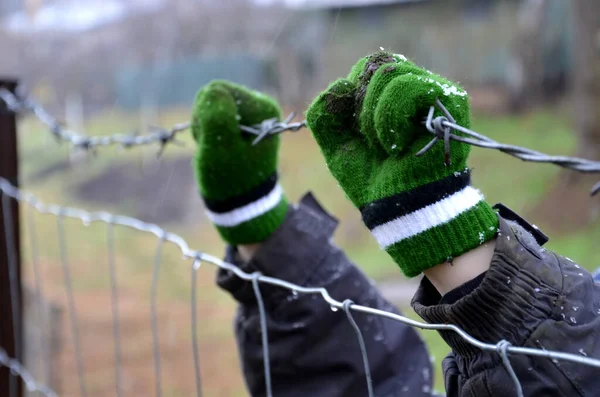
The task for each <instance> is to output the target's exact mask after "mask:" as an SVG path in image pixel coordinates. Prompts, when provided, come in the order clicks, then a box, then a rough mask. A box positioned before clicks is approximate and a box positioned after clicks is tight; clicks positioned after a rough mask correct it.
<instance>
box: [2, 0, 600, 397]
mask: <svg viewBox="0 0 600 397" xmlns="http://www.w3.org/2000/svg"><path fill="white" fill-rule="evenodd" d="M380 48H385V49H386V50H391V51H394V52H396V53H402V54H404V55H405V56H407V57H408V58H409V59H411V60H413V61H414V62H416V63H417V64H419V65H422V66H424V67H426V68H428V69H430V70H432V71H434V72H436V73H439V74H442V75H445V76H447V77H449V78H450V79H452V80H454V81H458V82H460V83H461V84H462V85H463V86H464V87H465V88H466V89H467V90H468V91H469V93H470V95H471V101H472V107H473V117H472V120H473V122H472V126H473V128H474V129H475V130H476V131H478V132H480V133H482V134H484V135H488V136H490V137H491V138H493V139H496V140H498V141H500V142H503V143H511V144H515V145H521V146H526V147H528V148H532V149H536V150H539V151H542V152H545V153H549V154H556V155H578V156H582V157H586V158H590V159H595V160H599V159H600V79H599V78H600V2H598V1H597V0H574V1H564V0H405V1H402V0H395V1H394V0H2V1H1V2H0V59H1V61H0V75H2V76H5V77H10V78H18V79H19V82H20V83H21V85H22V86H23V87H24V88H25V89H26V92H27V94H28V95H30V96H32V97H33V98H36V99H37V100H38V101H40V102H41V103H42V104H43V105H44V106H45V107H46V108H47V109H48V110H50V111H51V112H52V114H54V115H56V116H57V117H59V118H60V119H61V120H63V121H64V122H65V124H66V125H67V126H69V127H70V128H71V129H73V130H76V131H78V132H80V133H82V134H88V135H110V134H115V133H132V132H135V131H140V132H144V131H148V127H149V126H151V125H159V126H162V127H165V128H170V127H171V126H173V125H174V124H175V123H179V122H183V121H187V120H188V119H189V116H190V109H191V104H192V101H193V98H194V95H195V92H196V91H197V90H198V88H200V87H201V86H202V85H204V84H206V83H207V82H209V81H210V80H212V79H215V78H225V79H229V80H232V81H235V82H238V83H241V84H244V85H247V86H249V87H252V88H255V89H257V90H261V91H263V92H266V93H269V94H271V95H273V96H275V97H276V98H277V99H278V100H279V101H280V102H281V104H282V106H283V108H284V109H285V111H286V112H291V111H297V112H298V117H297V118H298V119H301V118H302V117H303V112H304V110H305V109H306V107H307V106H308V104H309V103H310V101H311V98H313V97H314V96H315V95H316V94H317V93H318V92H319V91H320V90H323V89H324V88H325V87H326V86H327V84H328V82H330V81H332V80H333V79H336V78H338V77H341V76H345V75H346V74H347V73H348V71H349V69H350V67H351V66H352V65H353V64H354V63H355V62H356V60H357V59H358V58H359V57H362V56H364V55H367V54H369V53H372V52H375V51H378V50H379V49H380ZM182 141H183V142H184V143H185V146H183V147H178V146H174V145H170V146H169V147H168V148H167V149H166V151H165V153H164V154H163V155H162V156H161V157H160V159H157V156H156V153H157V148H156V147H138V148H133V149H130V150H119V149H111V148H104V149H99V150H97V151H96V152H81V151H79V152H72V151H71V150H70V149H69V148H68V147H67V146H66V145H59V144H57V143H56V142H55V141H54V139H52V137H51V135H50V134H49V133H48V132H47V131H46V130H45V127H43V126H42V125H40V124H39V122H37V121H36V120H34V119H33V118H30V117H21V118H20V120H19V159H20V178H21V185H22V187H23V188H24V189H25V190H27V191H31V192H33V193H35V194H37V195H38V196H39V197H40V198H42V199H43V200H44V201H46V202H54V203H60V204H66V205H71V206H77V207H83V208H86V209H89V210H109V211H111V212H114V213H119V214H124V215H130V216H134V217H138V218H140V219H142V220H144V221H148V222H153V223H158V224H159V225H161V226H163V227H165V228H167V229H168V230H170V231H174V232H177V233H180V234H181V235H183V236H184V237H185V238H186V239H187V241H188V242H189V244H190V246H192V247H194V248H197V249H200V250H202V251H205V252H209V253H211V254H213V255H217V256H220V255H222V253H223V249H224V246H223V244H222V243H221V242H220V240H219V238H218V236H217V234H216V232H215V231H214V230H213V228H212V226H211V224H210V223H209V222H208V220H207V219H206V218H205V217H204V215H203V207H202V202H201V201H200V199H199V198H198V194H197V189H196V186H195V182H194V180H193V175H192V169H191V163H190V161H191V157H192V155H193V148H194V145H193V142H192V140H191V137H190V136H188V135H186V136H182ZM472 153H473V155H472V159H471V165H472V167H473V168H474V183H475V184H476V185H477V186H478V187H480V188H481V189H482V191H483V192H484V193H485V194H486V196H487V200H488V201H489V202H492V203H495V202H502V203H504V204H506V205H508V206H509V207H511V208H512V209H513V210H515V211H517V212H519V213H520V214H521V215H523V216H525V217H526V218H527V219H528V220H529V221H530V222H532V223H535V224H537V225H538V226H540V227H541V228H542V230H543V231H545V232H546V234H549V235H550V236H551V240H550V243H549V244H548V247H549V248H551V249H555V250H557V251H559V252H560V253H561V254H563V255H565V256H569V257H571V258H572V259H574V260H576V261H578V262H579V263H581V264H582V265H583V266H585V267H586V268H588V269H595V268H596V267H598V266H600V261H599V260H598V255H597V253H596V251H595V248H596V245H597V242H598V241H600V222H599V220H598V217H599V215H600V199H599V198H598V197H596V198H590V197H589V189H590V187H591V186H592V185H593V184H594V183H595V182H597V181H598V179H599V177H598V175H596V176H584V175H577V174H574V173H572V172H568V171H562V170H561V169H560V168H558V167H556V166H553V165H544V164H532V163H523V162H521V161H520V160H517V159H514V158H512V157H509V156H507V155H504V154H502V153H499V152H496V151H486V150H485V149H479V148H474V149H473V152H472ZM280 168H281V175H282V183H283V186H284V188H285V189H286V190H287V192H288V196H290V198H291V199H293V200H297V199H298V198H299V197H300V196H301V195H302V194H303V193H304V192H305V191H307V190H311V191H313V192H314V193H315V194H316V196H317V197H318V198H319V199H320V200H321V201H322V203H323V204H324V205H325V207H326V208H327V209H328V210H329V211H330V212H332V213H333V214H334V215H335V216H336V217H338V218H339V219H341V225H340V227H339V228H338V231H337V234H336V243H338V244H339V245H340V246H342V247H343V248H345V249H346V250H347V253H348V254H349V255H350V256H351V258H352V259H354V260H355V261H356V262H357V263H358V264H359V265H360V266H361V268H362V269H364V271H365V272H367V274H368V275H369V276H371V277H373V278H374V279H375V281H376V282H377V283H379V284H380V286H381V288H382V291H383V292H384V294H385V295H386V296H387V297H389V299H391V300H392V301H394V302H395V303H396V304H398V305H399V306H400V307H402V308H403V310H404V311H405V313H406V314H407V315H408V316H410V317H415V315H414V313H413V312H412V309H410V307H409V301H410V298H411V296H412V292H413V291H414V288H415V285H416V283H417V282H418V280H405V279H404V278H403V277H402V276H401V274H400V272H399V271H398V269H397V268H396V267H395V265H394V264H393V263H392V261H391V260H390V259H389V258H388V257H387V256H386V255H385V253H383V252H382V251H380V250H379V248H378V247H377V244H376V243H375V242H374V240H373V239H372V238H371V237H370V235H369V233H368V232H367V231H366V229H365V228H364V226H363V225H362V222H361V220H360V216H359V214H358V212H357V211H356V210H355V209H354V208H353V207H352V205H351V204H350V203H349V202H348V201H347V200H346V199H345V197H344V195H343V193H342V192H341V191H340V189H339V188H338V187H337V184H336V182H335V181H334V180H333V178H332V177H331V176H330V175H329V174H328V172H327V169H326V167H325V165H324V162H323V161H322V158H321V157H320V154H319V151H318V148H317V146H316V144H315V143H314V142H313V141H312V138H311V136H310V133H309V132H308V131H306V130H304V131H300V132H297V133H287V134H286V135H285V136H284V137H283V149H282V153H281V167H280ZM34 219H35V226H36V229H37V233H38V235H39V236H40V238H39V239H40V241H39V244H38V247H37V251H38V254H39V258H40V261H39V262H40V266H41V270H42V275H43V277H42V279H43V283H42V293H43V298H44V302H45V306H44V307H43V308H42V309H41V311H40V308H39V307H37V306H36V305H34V302H33V301H32V299H31V292H30V291H31V285H32V279H33V270H32V268H31V259H32V258H31V248H32V247H31V246H30V242H29V239H28V237H27V236H28V233H29V232H30V230H29V229H30V226H29V225H30V223H27V224H26V225H25V226H24V230H23V240H22V241H23V242H22V244H23V255H24V261H23V272H24V282H25V285H24V288H25V298H26V325H25V327H26V328H25V329H26V332H27V335H28V336H27V339H26V350H27V357H26V365H27V366H28V367H29V368H30V370H31V371H32V372H34V374H36V376H37V377H38V378H39V379H40V380H42V381H45V382H47V383H48V384H50V385H51V386H52V387H54V388H55V389H56V390H57V391H58V392H59V394H60V395H65V396H71V395H78V390H79V389H78V385H77V381H76V376H75V360H74V352H73V337H72V334H71V332H70V328H69V323H68V318H67V313H66V306H65V305H66V300H65V289H64V280H63V278H62V275H61V273H60V271H59V269H60V265H61V260H60V255H59V251H58V242H57V237H56V219H55V218H52V217H46V216H39V215H34ZM23 224H25V223H23ZM65 226H66V233H67V236H68V238H67V243H68V248H67V250H68V255H69V262H70V264H71V266H72V272H73V285H74V289H75V295H76V305H77V310H78V313H79V320H80V323H81V328H82V329H81V334H82V348H83V352H84V359H85V368H86V374H85V378H86V382H87V385H88V391H89V395H90V396H110V395H114V394H115V392H114V390H115V376H114V372H115V371H114V357H113V353H112V352H113V350H112V349H113V343H114V339H113V333H112V332H113V331H112V318H111V312H110V290H109V278H108V270H107V269H108V258H107V245H106V244H107V242H106V226H105V225H92V226H89V227H87V228H84V227H83V226H82V225H81V224H80V223H79V224H78V223H76V222H73V223H72V224H71V222H70V221H66V223H65ZM115 233H116V237H117V240H116V244H117V247H116V248H117V251H116V252H117V265H118V283H119V300H120V304H119V310H120V320H121V343H122V349H123V369H122V376H123V387H124V389H125V394H126V395H152V394H154V381H155V376H154V372H153V362H152V341H151V332H150V306H149V302H150V299H149V298H150V283H151V277H152V266H153V258H154V253H155V249H156V240H155V239H154V238H153V237H148V236H145V235H143V234H141V233H138V232H133V231H128V230H121V229H119V230H115ZM161 263H162V266H161V270H160V271H161V273H160V279H159V285H158V295H159V301H160V305H159V336H160V346H161V354H162V355H163V360H162V367H163V375H162V382H163V387H164V393H163V395H165V396H187V395H195V394H194V393H195V389H194V379H193V376H192V375H193V372H192V368H193V365H192V355H191V347H190V346H191V345H190V335H191V332H190V321H189V310H190V301H189V295H190V280H189V279H190V275H189V273H190V272H189V266H190V265H191V263H188V262H184V261H182V260H181V254H179V253H178V252H177V251H176V250H175V249H173V248H172V247H166V246H165V248H164V251H163V253H162V262H161ZM214 272H215V269H214V268H211V267H210V266H208V265H207V266H204V267H202V268H201V269H200V273H199V279H198V282H199V285H200V286H201V290H200V291H199V293H198V311H199V319H200V326H199V329H198V333H199V336H200V359H201V371H202V379H203V389H204V393H205V395H206V396H244V395H247V393H246V391H245V388H244V384H243V379H242V377H241V370H240V368H239V365H238V361H237V352H236V346H235V341H234V338H233V329H232V319H233V313H234V310H235V305H234V302H233V300H232V299H231V298H230V297H229V296H228V295H226V294H225V293H224V292H222V291H220V290H218V288H217V287H216V286H215V285H214ZM28 291H29V292H28ZM34 306H35V307H34ZM332 315H343V314H340V313H336V314H334V313H332ZM423 336H424V337H425V338H426V340H427V342H428V344H429V346H430V348H431V354H432V359H433V360H435V362H436V365H437V367H438V371H437V372H436V388H437V389H438V390H443V385H442V379H441V375H440V372H439V362H440V361H441V359H442V358H443V356H444V355H445V354H446V353H447V352H448V348H447V347H446V346H445V345H444V343H443V342H442V341H441V339H439V338H438V337H437V335H436V334H434V333H432V332H424V333H423Z"/></svg>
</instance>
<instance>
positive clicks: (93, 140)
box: [0, 88, 306, 155]
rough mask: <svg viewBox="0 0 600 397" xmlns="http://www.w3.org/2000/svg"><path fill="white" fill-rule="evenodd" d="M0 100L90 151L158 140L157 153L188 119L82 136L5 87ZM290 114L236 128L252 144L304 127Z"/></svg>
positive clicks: (76, 146) (183, 128) (61, 138)
mask: <svg viewBox="0 0 600 397" xmlns="http://www.w3.org/2000/svg"><path fill="white" fill-rule="evenodd" d="M0 99H1V100H2V101H4V103H5V104H6V106H7V107H8V109H10V110H11V111H12V112H14V113H16V114H21V113H32V114H33V115H34V116H35V117H36V118H37V119H38V120H39V121H40V122H41V123H42V124H44V125H46V126H47V127H48V129H49V130H50V132H51V133H52V135H54V137H55V138H56V139H57V140H59V141H65V142H69V143H70V144H71V146H72V147H73V148H74V149H83V150H92V149H94V148H96V147H99V146H114V145H116V146H122V147H123V148H131V147H133V146H142V145H150V144H155V143H158V144H159V145H160V150H159V155H160V154H161V153H162V152H163V150H164V148H165V147H166V146H167V145H168V144H169V143H178V144H180V145H181V142H179V141H177V140H176V139H175V138H176V136H177V134H179V133H181V132H184V131H186V130H188V129H190V127H191V123H190V122H189V121H186V122H183V123H179V124H175V125H174V126H173V127H172V128H170V129H164V128H161V127H158V126H150V129H151V131H152V132H151V133H149V134H146V135H138V134H114V135H106V136H85V135H83V134H80V133H77V132H74V131H70V130H68V129H66V128H65V127H63V125H62V124H61V122H60V121H58V119H57V118H56V117H54V116H52V115H51V114H50V113H49V112H48V111H46V109H44V108H43V107H42V106H41V105H40V104H39V103H37V102H36V101H34V100H33V99H29V98H19V97H18V96H16V95H15V94H13V93H12V92H10V91H9V90H7V89H6V88H0ZM294 115H295V114H294V113H292V114H290V116H289V117H288V118H287V119H286V120H284V121H278V120H277V119H276V118H274V119H267V120H264V121H263V122H262V123H260V124H257V125H253V126H245V125H240V130H242V131H244V132H246V133H248V134H251V135H255V136H256V138H255V140H254V141H253V144H254V145H255V144H257V143H258V142H260V141H261V140H263V139H264V138H265V137H267V136H272V135H277V134H280V133H282V132H284V131H298V130H300V129H302V128H304V127H305V125H306V122H304V121H303V122H298V123H292V122H291V121H292V119H293V118H294Z"/></svg>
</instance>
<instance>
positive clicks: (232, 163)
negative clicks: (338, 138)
mask: <svg viewBox="0 0 600 397" xmlns="http://www.w3.org/2000/svg"><path fill="white" fill-rule="evenodd" d="M280 113H281V110H280V108H279V106H278V105H277V103H276V101H275V100H273V99H272V98H270V97H268V96H266V95H263V94H261V93H259V92H256V91H252V90H249V89H247V88H245V87H243V86H240V85H237V84H234V83H230V82H228V81H213V82H211V83H209V84H208V85H206V86H205V87H203V88H202V89H201V90H200V91H199V92H198V94H197V95H196V99H195V102H194V108H193V114H192V134H193V136H194V139H195V141H196V143H197V150H196V154H195V156H194V172H195V175H196V180H197V182H198V187H199V189H200V194H201V196H202V199H203V200H204V203H205V206H206V214H207V215H208V217H209V219H210V220H211V221H212V222H213V223H214V224H215V226H216V228H217V230H218V232H219V234H220V235H221V237H222V238H223V239H224V240H225V241H226V242H227V243H229V244H232V245H239V244H252V243H258V242H261V241H264V240H266V239H267V238H269V236H270V235H271V234H272V233H273V232H274V231H275V229H277V227H279V225H281V223H282V222H283V220H284V218H285V215H286V212H287V208H288V203H287V200H286V198H285V196H284V194H283V191H282V189H281V186H280V185H279V183H278V175H277V154H278V149H279V137H278V136H275V137H270V138H268V139H265V140H263V141H261V142H260V143H259V144H257V145H252V140H253V137H252V136H248V135H247V134H246V133H244V132H242V131H241V130H240V125H247V126H251V125H255V124H259V123H260V122H262V121H263V120H265V119H270V118H274V117H276V118H279V117H280Z"/></svg>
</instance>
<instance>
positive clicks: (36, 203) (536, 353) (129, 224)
mask: <svg viewBox="0 0 600 397" xmlns="http://www.w3.org/2000/svg"><path fill="white" fill-rule="evenodd" d="M0 192H1V193H2V194H3V195H6V196H9V197H11V198H13V199H14V200H16V201H17V202H19V203H22V204H26V205H28V206H29V207H30V208H32V209H34V210H36V211H37V212H39V213H41V214H50V215H54V216H56V217H58V218H63V217H66V218H71V219H76V220H79V221H81V222H82V223H83V224H84V225H90V224H92V223H94V222H101V223H105V224H107V225H111V226H112V225H119V226H122V227H126V228H130V229H134V230H138V231H140V232H144V233H149V234H152V235H154V236H155V237H156V238H157V239H158V241H159V246H160V245H162V244H163V243H165V242H168V243H171V244H173V245H175V246H176V247H177V248H178V249H179V250H180V252H181V253H182V255H183V257H184V258H188V259H191V260H193V264H192V274H193V275H194V277H192V288H193V293H192V296H193V297H194V298H195V287H194V283H195V272H196V271H197V270H198V268H199V267H200V263H201V262H206V263H210V264H213V265H215V266H217V267H219V268H221V269H224V270H226V271H228V272H230V273H233V274H234V275H236V276H237V277H239V278H240V279H242V280H245V281H248V282H250V283H252V285H253V289H254V292H255V295H256V299H257V302H258V303H259V305H260V304H261V302H262V296H261V294H260V288H258V284H259V283H262V284H268V285H273V286H278V287H281V288H284V289H287V290H290V291H292V292H295V293H300V294H314V295H320V296H321V297H322V298H323V300H324V301H325V302H326V303H327V304H328V305H330V306H331V308H332V309H335V310H339V309H342V310H344V311H345V312H346V313H347V314H348V313H350V311H355V312H360V313H365V314H371V315H375V316H380V317H384V318H387V319H390V320H394V321H398V322H400V323H403V324H406V325H409V326H412V327H416V328H421V329H425V330H437V331H451V332H455V333H456V334H458V335H459V336H460V337H462V338H463V339H464V340H465V341H466V342H467V343H469V344H470V345H472V346H475V347H477V348H479V349H481V350H485V351H489V352H497V353H498V354H499V355H500V357H501V358H502V362H503V363H504V365H505V366H506V369H507V371H508V372H509V374H511V377H512V379H513V380H514V382H515V389H516V391H517V395H518V396H522V395H523V394H522V387H521V384H520V382H519V380H518V378H517V377H516V375H515V373H514V370H513V368H512V366H511V364H510V360H509V354H522V355H527V356H533V357H543V358H547V359H552V360H564V361H570V362H574V363H579V364H583V365H589V366H593V367H596V368H600V360H599V359H595V358H592V357H588V356H583V355H576V354H572V353H564V352H558V351H552V350H545V349H543V350H542V349H533V348H528V347H520V346H512V345H511V344H510V343H509V342H507V341H505V340H501V341H499V342H498V343H496V344H491V343H486V342H482V341H480V340H478V339H476V338H474V337H473V336H471V335H470V334H469V333H467V332H466V331H465V330H463V329H462V328H460V327H458V326H456V325H453V324H428V323H423V322H420V321H416V320H412V319H410V318H408V317H404V316H402V315H399V314H396V313H391V312H387V311H383V310H380V309H374V308H371V307H368V306H363V305H357V304H354V303H352V302H351V301H348V300H342V301H339V300H336V299H334V298H332V297H331V296H330V295H329V292H328V291H327V289H325V288H323V287H302V286H299V285H296V284H293V283H290V282H288V281H285V280H281V279H278V278H273V277H269V276H264V275H262V274H260V273H258V272H255V273H246V272H244V271H242V270H241V269H240V268H239V267H237V266H235V265H233V264H231V263H228V262H225V261H223V260H221V259H219V258H217V257H215V256H212V255H210V254H207V253H204V252H201V251H197V250H194V249H192V248H190V247H189V245H188V243H187V242H186V241H185V240H184V239H183V238H182V237H180V236H179V235H177V234H174V233H170V232H167V231H165V230H164V229H162V228H161V227H159V226H158V225H155V224H151V223H146V222H143V221H141V220H139V219H136V218H132V217H127V216H120V215H114V214H111V213H109V212H88V211H85V210H82V209H77V208H70V207H63V206H59V205H54V204H44V203H43V202H41V201H40V200H38V199H37V197H36V196H34V195H33V194H30V193H25V192H22V191H21V190H20V189H18V188H17V187H15V186H14V185H12V184H11V183H10V182H9V181H8V180H6V179H4V178H0ZM111 235H112V233H111ZM348 317H349V321H350V322H351V325H352V321H351V320H350V318H351V316H348ZM193 323H194V324H196V322H195V319H193ZM260 326H261V332H262V338H263V351H264V353H263V355H264V360H265V382H266V389H265V390H267V391H269V393H268V396H269V397H271V396H272V394H271V390H272V389H271V384H270V376H269V375H270V368H269V365H268V357H269V344H268V335H267V324H266V315H264V313H263V311H262V310H261V315H260ZM194 329H195V327H194ZM194 329H193V330H192V332H194ZM154 332H156V331H155V330H154ZM357 336H358V338H359V344H360V346H359V347H360V351H361V354H362V357H363V361H364V362H368V357H367V352H366V349H365V348H364V344H363V343H362V342H360V340H361V339H362V336H361V335H360V333H357ZM192 339H193V340H195V338H192ZM194 346H195V347H196V348H197V341H196V342H195V343H194ZM194 357H195V362H196V365H197V352H196V351H194ZM0 364H2V365H5V366H8V367H9V368H13V367H15V368H17V369H18V370H20V372H21V373H23V371H21V369H22V367H21V366H20V364H19V363H18V362H17V363H16V364H15V362H14V361H12V360H11V359H9V358H7V357H6V355H4V356H2V355H0ZM17 364H18V365H17ZM196 368H197V367H196ZM196 375H197V378H196V382H197V386H198V387H199V375H198V374H197V372H196ZM513 375H514V376H513ZM21 376H22V375H21ZM80 376H81V375H80ZM367 382H368V384H369V385H370V382H371V380H370V378H369V377H367ZM30 385H33V384H32V383H30ZM369 390H371V387H369ZM198 393H199V388H198ZM46 395H47V396H54V395H55V394H46Z"/></svg>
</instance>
